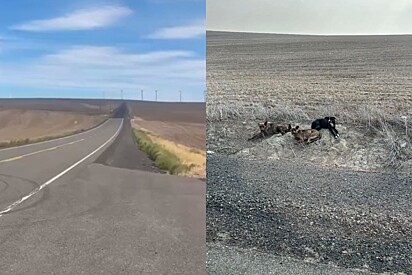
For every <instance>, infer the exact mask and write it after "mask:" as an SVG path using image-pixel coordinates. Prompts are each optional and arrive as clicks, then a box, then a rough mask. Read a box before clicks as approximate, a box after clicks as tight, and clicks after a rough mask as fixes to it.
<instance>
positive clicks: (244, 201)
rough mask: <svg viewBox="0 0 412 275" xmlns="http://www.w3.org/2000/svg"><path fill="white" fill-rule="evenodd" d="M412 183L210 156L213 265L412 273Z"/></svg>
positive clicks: (224, 270)
mask: <svg viewBox="0 0 412 275" xmlns="http://www.w3.org/2000/svg"><path fill="white" fill-rule="evenodd" d="M411 183H412V178H411V177H410V175H398V174H396V173H393V174H383V173H382V174H380V173H357V172H353V171H349V170H344V169H339V170H338V169H324V168H319V167H315V166H312V165H310V164H305V163H303V162H267V161H248V160H241V159H236V158H231V157H228V156H223V155H217V154H212V155H208V158H207V200H206V201H207V206H206V211H207V220H206V221H207V242H208V264H207V270H208V272H209V273H210V274H219V273H220V274H236V273H237V274H352V273H353V274H358V273H359V270H361V271H362V272H363V273H366V274H371V273H385V272H386V273H390V274H412V231H411V228H412V219H411V216H412V210H411V209H412V184H411ZM282 258H286V259H294V260H293V261H290V260H287V261H285V260H282ZM280 262H282V263H283V264H280ZM307 262H310V263H312V264H311V265H308V264H307ZM245 263H249V264H248V265H246V266H245ZM285 267H289V268H290V270H300V272H301V273H298V272H297V273H295V272H290V271H289V272H288V269H285ZM268 270H270V272H272V273H269V271H268ZM309 270H311V271H310V272H309ZM331 270H333V272H332V271H331ZM305 271H307V272H308V273H304V272H305ZM302 272H303V273H302Z"/></svg>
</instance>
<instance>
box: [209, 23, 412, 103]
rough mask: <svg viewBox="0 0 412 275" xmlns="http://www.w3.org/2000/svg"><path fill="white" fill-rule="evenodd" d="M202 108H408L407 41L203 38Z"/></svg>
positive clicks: (410, 68)
mask: <svg viewBox="0 0 412 275" xmlns="http://www.w3.org/2000/svg"><path fill="white" fill-rule="evenodd" d="M207 102H208V105H209V104H213V103H218V102H221V103H231V102H244V103H246V102H264V103H275V104H276V103H285V104H291V105H299V106H316V105H329V104H345V105H347V104H366V103H367V104H369V105H374V106H376V107H385V108H388V110H390V109H391V110H392V109H394V110H399V109H403V110H407V111H410V108H411V106H412V36H346V37H345V36H335V37H330V36H329V37H326V36H297V35H273V34H246V33H228V32H211V31H208V32H207Z"/></svg>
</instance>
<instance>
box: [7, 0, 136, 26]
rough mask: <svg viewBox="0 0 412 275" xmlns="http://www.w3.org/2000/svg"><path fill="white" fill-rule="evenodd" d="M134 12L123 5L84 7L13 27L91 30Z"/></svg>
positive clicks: (108, 24)
mask: <svg viewBox="0 0 412 275" xmlns="http://www.w3.org/2000/svg"><path fill="white" fill-rule="evenodd" d="M132 13H133V11H132V10H131V9H129V8H127V7H121V6H105V7H100V8H91V9H82V10H78V11H75V12H73V13H70V14H67V15H65V16H62V17H57V18H52V19H45V20H34V21H30V22H26V23H22V24H19V25H16V26H12V27H11V29H14V30H22V31H33V32H48V31H74V30H91V29H96V28H101V27H105V26H110V25H113V24H114V23H115V22H117V21H118V20H120V19H122V18H124V17H126V16H129V15H131V14H132Z"/></svg>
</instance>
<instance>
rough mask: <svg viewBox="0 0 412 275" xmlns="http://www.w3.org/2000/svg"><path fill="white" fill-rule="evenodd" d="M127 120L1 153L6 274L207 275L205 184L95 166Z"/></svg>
mask: <svg viewBox="0 0 412 275" xmlns="http://www.w3.org/2000/svg"><path fill="white" fill-rule="evenodd" d="M119 116H120V117H121V115H119ZM119 116H115V117H119ZM127 123H128V121H127V119H123V118H113V119H110V120H108V121H107V122H105V123H104V124H102V125H101V126H99V127H98V128H95V129H92V130H90V131H88V132H85V133H81V134H78V135H75V136H71V137H67V138H63V139H59V140H53V141H49V142H44V143H40V144H33V145H29V146H21V147H18V148H10V149H5V150H0V273H1V274H200V273H202V272H204V268H205V244H204V240H205V225H204V220H205V211H204V209H205V184H204V183H202V182H201V181H197V180H192V179H186V178H182V177H174V176H169V175H164V174H160V173H151V172H147V171H141V170H138V169H125V168H119V167H111V166H110V164H107V163H104V164H101V163H98V162H95V161H96V159H97V158H98V157H99V156H100V155H101V154H102V153H103V152H104V151H105V150H107V149H108V148H110V146H112V145H113V144H117V146H118V147H120V146H123V144H122V143H119V142H117V143H116V142H114V141H115V140H116V138H117V137H118V136H119V137H121V136H122V135H124V133H123V132H124V131H127V132H128V133H129V134H130V128H127V127H123V126H124V125H127ZM126 146H135V144H127V145H126ZM112 150H113V151H114V152H122V151H124V149H122V148H114V149H112ZM107 157H110V156H107ZM144 157H145V156H143V155H142V156H141V159H140V160H141V161H142V162H144V163H146V162H147V161H148V160H147V159H144ZM116 158H122V155H121V154H116ZM133 161H139V159H134V160H133ZM113 162H114V163H121V162H122V161H119V160H117V159H114V160H113ZM120 166H121V165H120ZM135 168H136V166H135ZM137 168H138V167H137Z"/></svg>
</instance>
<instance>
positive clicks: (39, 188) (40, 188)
mask: <svg viewBox="0 0 412 275" xmlns="http://www.w3.org/2000/svg"><path fill="white" fill-rule="evenodd" d="M123 120H124V119H122V123H121V124H120V126H119V129H117V131H116V133H115V134H114V135H113V136H112V137H111V138H109V139H108V140H107V141H106V142H105V143H103V144H102V145H101V146H100V147H99V148H97V149H96V150H94V151H93V152H91V153H90V154H88V155H87V156H85V157H84V158H82V159H81V160H79V161H78V162H76V163H75V164H73V165H72V166H70V167H69V168H67V169H66V170H64V171H63V172H61V173H60V174H58V175H56V176H55V177H53V178H51V179H49V180H48V181H46V182H45V183H43V184H42V185H40V186H39V187H38V188H36V189H34V190H33V191H32V192H30V193H29V194H28V195H26V196H24V197H23V198H21V199H19V200H17V201H15V202H14V203H12V204H11V205H9V206H8V207H7V208H6V209H5V210H3V211H1V212H0V217H1V216H3V214H6V213H7V212H10V210H12V209H13V208H14V207H16V206H17V205H19V204H20V203H22V202H24V201H25V200H27V199H28V198H30V197H31V196H33V195H35V194H36V193H37V192H39V191H40V190H42V189H43V188H44V187H46V186H47V185H49V184H50V183H52V182H53V181H55V180H57V179H58V178H60V177H61V176H63V175H64V174H66V173H67V172H69V171H70V170H72V169H73V168H75V167H76V166H77V165H79V164H80V163H82V162H83V161H85V160H86V159H88V158H89V157H91V156H92V155H94V154H95V153H96V152H97V151H99V150H100V149H102V148H103V147H104V146H105V145H107V144H108V143H109V142H110V141H112V140H113V139H114V138H116V137H117V135H118V134H119V132H120V130H121V129H122V127H123Z"/></svg>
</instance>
